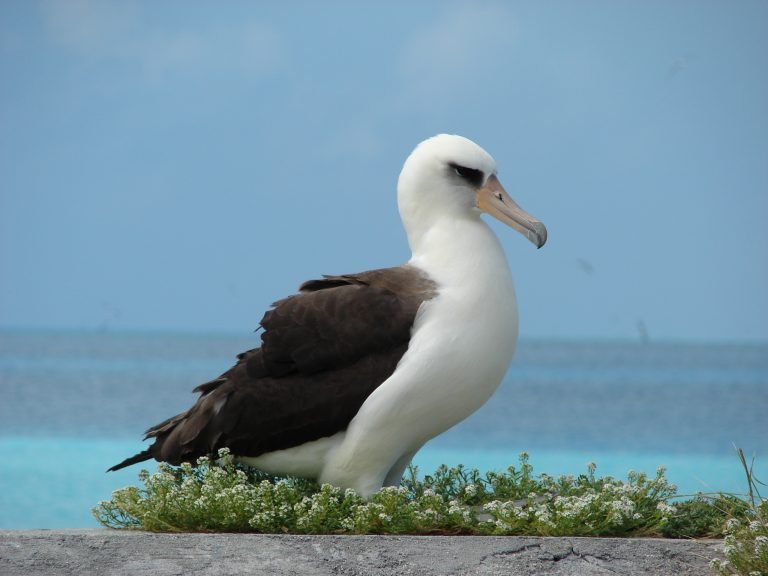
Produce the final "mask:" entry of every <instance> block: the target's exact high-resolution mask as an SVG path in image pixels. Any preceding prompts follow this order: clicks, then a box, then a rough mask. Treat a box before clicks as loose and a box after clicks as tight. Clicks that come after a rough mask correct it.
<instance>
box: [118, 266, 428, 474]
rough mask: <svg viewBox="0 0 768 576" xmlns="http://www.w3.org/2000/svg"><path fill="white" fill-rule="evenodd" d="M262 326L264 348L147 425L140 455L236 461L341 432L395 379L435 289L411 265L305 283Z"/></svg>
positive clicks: (144, 457)
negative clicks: (227, 453) (183, 406)
mask: <svg viewBox="0 0 768 576" xmlns="http://www.w3.org/2000/svg"><path fill="white" fill-rule="evenodd" d="M299 290H300V292H299V294H296V295H294V296H290V297H288V298H285V299H284V300H280V301H279V302H276V303H275V304H274V305H273V308H272V309H271V310H269V311H268V312H267V313H266V314H265V315H264V318H263V319H262V321H261V326H262V327H263V328H264V332H263V334H262V346H261V348H256V349H253V350H249V351H248V352H244V353H242V354H240V355H239V356H238V362H237V364H235V366H233V367H232V368H231V369H230V370H228V371H227V372H225V373H224V374H222V375H221V376H220V377H219V378H217V379H215V380H212V381H211V382H208V383H206V384H202V385H200V386H198V387H197V388H195V391H196V392H200V397H199V398H198V400H197V402H196V403H195V405H194V406H192V408H190V409H189V410H187V411H186V412H183V413H181V414H179V415H177V416H174V417H172V418H170V419H168V420H166V421H165V422H162V423H160V424H158V425H157V426H154V427H152V428H150V429H149V430H148V431H147V432H146V436H145V439H146V438H155V442H154V444H152V445H151V446H150V447H149V448H148V449H147V450H145V451H143V452H141V453H139V454H137V455H135V456H133V457H131V458H128V459H126V460H125V461H123V462H121V463H120V464H118V465H116V466H114V467H112V468H110V470H118V469H120V468H123V467H125V466H129V465H131V464H134V463H136V462H141V461H143V460H148V459H150V458H155V459H157V460H160V461H165V462H170V463H172V464H179V463H181V462H187V461H194V460H195V459H196V458H198V457H200V456H203V455H209V454H215V453H216V451H217V450H218V449H219V448H222V447H227V448H229V449H230V450H231V452H232V453H233V454H235V455H238V456H258V455H259V454H263V453H265V452H271V451H274V450H280V449H284V448H290V447H292V446H297V445H299V444H303V443H305V442H308V441H310V440H316V439H318V438H322V437H324V436H331V435H333V434H335V433H336V432H339V431H341V430H344V429H346V427H347V426H348V424H349V422H350V421H351V420H352V418H353V417H354V416H355V414H357V411H358V410H359V409H360V406H362V404H363V402H365V399H366V398H367V397H368V396H369V395H370V394H371V392H373V391H374V390H375V389H376V387H378V386H379V385H380V384H381V383H382V382H384V381H385V380H386V379H387V378H389V376H390V375H391V374H392V372H394V370H395V368H396V367H397V363H398V362H399V361H400V358H401V357H402V355H403V354H404V353H405V350H406V349H407V347H408V341H409V339H410V332H411V327H412V325H413V321H414V318H415V316H416V312H417V310H418V308H419V306H421V304H422V302H424V301H425V300H428V299H429V298H432V297H433V296H434V294H435V285H434V283H433V282H432V281H431V280H429V279H428V278H426V277H425V276H424V275H423V274H422V273H421V272H420V271H418V270H417V269H415V268H412V267H410V266H401V267H398V268H387V269H382V270H373V271H370V272H364V273H362V274H355V275H347V276H326V277H324V278H323V279H321V280H311V281H309V282H305V283H304V284H302V286H301V287H300V289H299Z"/></svg>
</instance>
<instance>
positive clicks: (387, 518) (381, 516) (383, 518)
mask: <svg viewBox="0 0 768 576" xmlns="http://www.w3.org/2000/svg"><path fill="white" fill-rule="evenodd" d="M379 520H381V521H382V522H392V516H389V515H387V514H384V512H380V513H379Z"/></svg>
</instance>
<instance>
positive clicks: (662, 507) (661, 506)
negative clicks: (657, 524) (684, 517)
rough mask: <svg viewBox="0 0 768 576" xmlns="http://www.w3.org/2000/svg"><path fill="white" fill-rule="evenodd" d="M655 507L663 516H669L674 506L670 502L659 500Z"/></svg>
mask: <svg viewBox="0 0 768 576" xmlns="http://www.w3.org/2000/svg"><path fill="white" fill-rule="evenodd" d="M656 509H657V510H658V511H659V512H661V513H662V514H663V515H664V516H669V515H670V514H674V513H675V507H674V506H673V505H671V504H667V503H666V502H659V503H658V504H656Z"/></svg>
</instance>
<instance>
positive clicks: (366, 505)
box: [93, 450, 675, 536]
mask: <svg viewBox="0 0 768 576" xmlns="http://www.w3.org/2000/svg"><path fill="white" fill-rule="evenodd" d="M139 479H140V480H141V481H142V482H143V484H144V487H143V488H137V487H134V486H131V487H128V488H123V489H121V490H117V491H115V492H114V493H113V495H112V499H111V500H109V501H104V502H100V503H99V504H98V505H97V506H96V507H95V508H94V510H93V513H94V516H95V517H96V519H97V520H98V521H99V522H100V523H101V524H103V525H104V526H107V527H109V528H128V529H143V530H151V531H161V532H186V531H210V532H261V533H297V534H526V535H566V534H567V535H582V536H622V535H645V534H648V535H651V534H660V533H661V531H662V529H663V527H664V526H665V525H666V524H667V522H668V519H669V518H670V517H671V516H672V515H673V514H674V511H675V508H674V506H671V505H669V504H667V500H669V499H670V498H672V497H674V495H675V487H674V486H673V485H671V484H669V483H668V482H667V480H666V478H665V477H664V469H663V468H660V469H659V470H658V471H657V474H656V476H655V477H654V478H648V477H646V475H644V474H638V473H634V472H630V473H629V475H628V479H627V480H626V481H621V480H615V479H613V478H610V477H605V478H597V477H596V476H595V465H593V464H592V465H590V466H589V467H588V469H587V472H586V473H585V474H582V475H579V476H577V477H574V476H561V477H559V478H553V477H551V476H548V475H546V474H542V475H540V476H538V477H537V476H534V474H533V468H532V466H531V465H530V463H529V462H528V455H527V454H521V456H520V464H519V466H517V467H516V466H510V467H509V468H507V470H506V471H505V472H503V473H501V472H488V473H487V474H485V475H481V474H480V472H478V471H477V470H474V469H466V468H464V467H463V466H457V467H454V468H448V467H447V466H440V467H439V468H438V469H437V471H435V473H434V474H431V475H427V476H425V477H424V478H423V479H419V477H418V472H417V470H416V468H413V467H412V468H410V469H409V472H408V474H407V475H406V478H405V479H404V480H403V483H402V485H401V486H399V487H389V488H383V489H382V490H380V491H379V492H377V493H376V494H374V495H373V496H372V497H371V498H370V499H368V500H365V499H363V498H361V497H360V496H359V495H357V494H356V493H355V492H354V491H352V490H342V489H340V488H335V487H333V486H330V485H323V486H318V485H317V484H316V483H314V482H311V481H308V480H302V479H298V478H275V477H272V476H269V475H266V474H264V473H261V472H258V471H255V470H253V469H249V468H246V467H243V466H241V465H239V464H236V463H235V461H234V459H233V458H232V456H231V455H230V454H229V452H228V451H227V450H222V451H220V453H219V459H218V460H216V461H211V460H210V459H208V458H201V459H199V460H198V462H197V465H196V466H194V467H193V466H191V465H189V464H183V465H182V466H180V467H178V468H174V467H171V466H168V465H166V464H160V465H159V466H158V470H157V472H156V473H155V474H152V475H150V474H149V473H148V472H147V471H145V470H142V471H141V472H140V474H139Z"/></svg>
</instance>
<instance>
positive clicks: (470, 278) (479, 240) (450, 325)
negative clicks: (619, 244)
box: [320, 218, 517, 494]
mask: <svg viewBox="0 0 768 576" xmlns="http://www.w3.org/2000/svg"><path fill="white" fill-rule="evenodd" d="M410 264H412V265H414V266H417V267H419V268H421V269H422V270H424V271H425V272H426V273H427V274H428V275H429V276H430V277H431V278H432V279H433V280H434V281H435V282H436V283H437V284H438V295H437V296H436V297H435V298H434V299H432V300H430V301H429V302H427V303H425V304H424V305H422V307H421V309H420V310H419V314H418V316H417V319H416V323H415V325H414V329H413V332H412V336H411V342H410V345H409V348H408V351H407V352H406V353H405V355H404V356H403V358H402V360H401V361H400V364H399V365H398V367H397V369H396V370H395V372H394V374H392V376H391V377H390V378H389V379H388V380H387V381H385V382H384V383H383V384H382V385H381V386H379V387H378V388H377V389H376V390H375V391H374V392H373V394H371V396H370V397H369V398H368V399H367V400H366V402H365V403H364V404H363V406H362V407H361V409H360V411H359V412H358V414H357V416H356V417H355V418H354V420H353V421H352V422H351V424H350V426H349V428H348V429H347V431H346V434H345V436H344V438H343V439H342V440H341V442H340V443H339V445H338V446H337V447H336V448H334V449H332V450H331V451H329V454H328V457H327V462H326V464H325V466H324V467H323V472H322V474H321V476H320V479H321V481H327V482H330V483H332V484H335V485H341V486H348V487H352V488H355V489H356V490H358V491H359V492H361V493H363V494H368V493H371V492H373V491H375V490H376V489H378V488H379V487H380V486H381V485H382V482H383V481H384V480H385V478H387V477H392V476H397V470H394V469H393V468H397V467H399V466H402V467H403V468H404V466H405V465H406V464H407V461H405V463H403V460H404V459H405V458H406V457H407V456H408V455H409V454H413V453H414V452H415V451H416V450H418V449H419V448H420V447H421V446H422V445H423V444H424V443H425V442H426V441H427V440H429V439H430V438H433V437H434V436H436V435H438V434H440V433H441V432H444V431H445V430H447V429H448V428H450V427H451V426H453V425H454V424H456V423H458V422H460V421H461V420H463V419H464V418H466V417H467V416H469V415H470V414H472V413H473V412H474V411H475V410H477V409H478V408H479V407H480V406H482V405H483V404H484V403H485V402H486V401H487V400H488V398H490V396H491V395H492V394H493V392H494V391H495V390H496V388H497V387H498V386H499V384H500V382H501V380H502V378H503V376H504V374H505V372H506V370H507V367H508V366H509V362H510V361H511V359H512V355H513V354H514V350H515V345H516V342H517V306H516V303H515V292H514V288H513V286H512V278H511V275H510V272H509V268H508V266H507V262H506V258H505V257H504V253H503V251H502V249H501V246H500V245H499V243H498V240H497V239H496V237H495V236H494V235H493V233H492V232H491V230H490V229H489V228H488V227H487V226H486V225H485V223H483V222H482V221H481V220H480V219H479V218H471V219H460V220H455V221H454V220H452V221H449V222H446V223H445V225H442V226H439V227H435V228H433V229H432V230H430V232H429V237H425V238H423V241H422V243H421V244H420V250H419V252H418V253H417V254H415V255H414V258H413V259H412V260H411V262H410ZM401 472H402V470H400V473H401Z"/></svg>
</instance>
